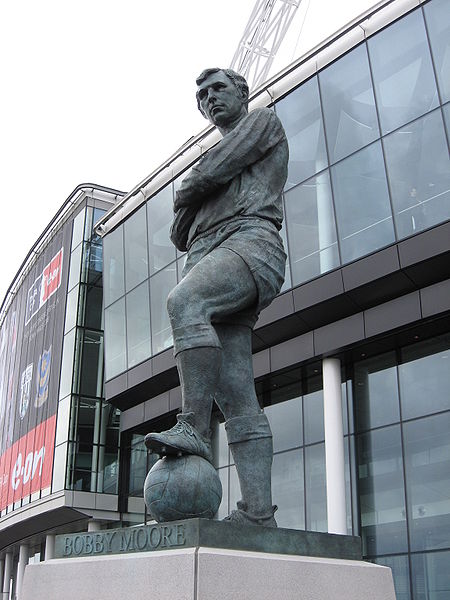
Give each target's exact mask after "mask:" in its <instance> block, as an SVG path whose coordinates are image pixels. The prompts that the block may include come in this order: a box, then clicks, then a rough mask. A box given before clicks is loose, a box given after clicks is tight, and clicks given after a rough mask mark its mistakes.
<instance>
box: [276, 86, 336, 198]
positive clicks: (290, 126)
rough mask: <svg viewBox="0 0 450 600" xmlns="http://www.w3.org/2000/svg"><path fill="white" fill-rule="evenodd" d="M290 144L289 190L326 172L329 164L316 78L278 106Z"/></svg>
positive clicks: (277, 110)
mask: <svg viewBox="0 0 450 600" xmlns="http://www.w3.org/2000/svg"><path fill="white" fill-rule="evenodd" d="M275 110H276V112H277V115H278V116H279V117H280V120H281V122H282V123H283V126H284V130H285V131H286V135H287V138H288V142H289V166H288V178H287V182H286V189H289V188H290V187H292V186H293V185H295V184H296V183H299V182H300V181H303V180H305V179H307V178H308V177H310V176H311V175H314V173H318V172H319V171H322V169H325V167H326V166H327V164H328V161H327V153H326V149H325V138H324V135H323V123H322V115H321V112H320V98H319V89H318V86H317V77H313V78H312V79H310V80H309V81H307V82H306V83H304V84H303V85H301V86H300V87H299V88H297V89H296V90H294V91H293V92H291V93H290V94H289V95H288V96H286V98H284V99H283V100H281V101H280V102H277V103H276V105H275Z"/></svg>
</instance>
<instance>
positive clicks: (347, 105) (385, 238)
mask: <svg viewBox="0 0 450 600" xmlns="http://www.w3.org/2000/svg"><path fill="white" fill-rule="evenodd" d="M449 72H450V30H449V24H448V3H447V2H446V0H431V1H430V2H428V3H426V4H424V5H423V6H422V7H420V8H417V9H415V10H413V11H411V12H410V13H409V14H407V15H405V16H404V17H402V18H400V19H398V20H397V21H396V22H394V23H392V24H390V25H389V26H388V27H386V28H384V29H383V30H381V31H379V32H378V33H376V34H374V35H373V36H371V37H370V38H369V39H368V40H367V41H366V42H364V43H362V44H359V45H358V46H356V47H355V48H353V49H352V50H351V51H349V52H348V53H346V54H345V55H343V56H341V57H339V58H338V59H337V60H336V61H335V62H333V63H332V64H331V65H328V66H327V67H325V68H323V69H322V70H321V71H320V72H319V73H318V74H317V75H315V76H313V77H311V78H310V79H308V80H307V81H305V82H303V83H302V84H301V85H299V86H298V87H297V88H296V89H294V90H292V91H290V92H289V93H288V94H287V95H286V96H285V97H283V98H282V99H280V100H278V101H276V102H275V103H274V109H275V111H276V113H277V114H278V116H279V117H280V119H281V121H282V123H283V125H284V127H285V130H286V134H287V137H288V141H289V147H290V162H289V173H288V180H287V184H286V188H285V192H284V203H285V215H286V219H285V224H284V227H283V231H282V235H283V238H284V240H285V246H286V250H287V252H288V265H287V272H286V281H285V284H284V286H283V289H282V292H284V291H286V290H287V289H289V288H291V287H293V286H297V285H300V284H302V283H304V282H306V281H309V280H311V279H314V278H316V277H318V276H320V275H321V274H323V273H326V272H328V271H330V270H332V269H335V268H336V267H339V266H340V265H344V264H347V263H349V262H351V261H354V260H356V259H358V258H360V257H362V256H365V255H367V254H370V253H372V252H375V251H376V250H379V249H380V248H383V247H386V246H388V245H390V244H392V243H394V242H395V241H398V240H402V239H404V238H406V237H408V236H411V235H413V234H415V233H417V232H420V231H423V230H425V229H428V228H430V227H433V226H435V225H436V224H438V223H442V222H444V221H446V220H448V219H449V218H450V161H449V152H448V133H449V120H450V112H449V111H450V109H449V105H448V102H449V99H450V98H449V94H450V87H449V78H448V73H449ZM444 123H445V125H444ZM184 176H185V174H181V175H179V176H178V177H177V179H175V181H174V182H172V183H170V184H168V185H167V186H166V187H165V188H164V189H162V190H161V191H159V192H158V193H157V194H156V195H155V196H154V197H152V198H150V199H149V200H148V201H147V203H146V205H145V206H142V207H141V208H140V209H138V210H137V211H136V212H135V213H134V214H133V215H132V216H131V217H129V218H128V219H127V220H126V221H125V222H124V223H122V224H121V225H119V226H118V227H117V228H116V229H115V230H114V231H113V232H111V233H109V234H108V235H107V236H106V237H105V238H104V251H105V274H104V285H105V307H106V310H105V319H106V322H107V324H110V325H111V327H109V325H107V327H106V329H107V332H108V333H107V337H106V379H107V380H109V379H112V378H113V377H115V376H117V375H119V374H120V373H122V372H124V371H126V370H127V369H129V368H131V367H133V366H134V365H136V364H138V363H139V362H142V361H144V360H146V359H148V358H150V357H151V356H152V355H154V354H157V353H159V352H161V351H162V350H164V349H166V348H168V347H169V346H170V345H171V344H172V340H171V333H170V328H169V323H168V321H167V315H166V308H165V303H166V297H167V293H168V291H169V290H170V289H171V288H172V287H173V286H174V285H175V284H176V283H177V281H179V279H180V276H181V275H180V272H181V268H182V262H183V257H182V255H180V253H177V252H176V251H175V249H174V248H173V246H172V245H171V243H170V240H169V236H168V232H169V227H170V223H171V220H172V201H173V197H174V193H175V191H176V189H177V186H178V185H179V184H180V181H181V180H182V179H183V177H184ZM77 259H78V255H77ZM74 263H75V261H74ZM78 265H81V256H80V260H79V262H76V265H75V264H74V275H73V277H74V281H76V279H77V271H76V268H78ZM139 286H140V287H139ZM147 297H148V301H147ZM140 300H142V302H143V303H145V306H143V305H139V309H138V310H136V307H137V302H140Z"/></svg>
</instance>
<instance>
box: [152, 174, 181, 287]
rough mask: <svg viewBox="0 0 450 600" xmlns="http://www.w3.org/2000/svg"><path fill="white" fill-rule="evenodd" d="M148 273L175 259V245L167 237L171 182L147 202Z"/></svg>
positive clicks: (169, 223)
mask: <svg viewBox="0 0 450 600" xmlns="http://www.w3.org/2000/svg"><path fill="white" fill-rule="evenodd" d="M147 219H148V253H149V258H150V275H153V273H155V271H159V270H160V269H162V268H163V267H165V266H167V265H168V264H169V263H170V262H172V261H173V260H175V258H176V255H175V246H174V245H173V244H172V242H171V241H170V238H169V233H170V226H171V224H172V220H173V195H172V184H169V185H168V186H167V187H165V188H164V189H163V190H161V191H160V192H159V193H158V194H157V195H156V196H154V197H153V198H151V199H150V200H149V201H148V202H147Z"/></svg>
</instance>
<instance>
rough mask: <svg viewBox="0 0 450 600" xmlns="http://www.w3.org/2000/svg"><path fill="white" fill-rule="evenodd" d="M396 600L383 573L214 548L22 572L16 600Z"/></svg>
mask: <svg viewBox="0 0 450 600" xmlns="http://www.w3.org/2000/svg"><path fill="white" fill-rule="evenodd" d="M61 598H64V600H94V599H95V600H123V599H124V598H132V599H133V600H148V599H149V598H157V599H158V600H217V599H218V598H220V600H253V599H255V600H278V599H280V600H361V598H364V600H395V593H394V588H393V584H392V576H391V571H390V569H388V568H386V567H380V566H378V565H374V564H370V563H365V562H362V561H358V560H347V559H332V558H317V557H311V556H309V557H305V556H290V555H283V554H271V553H263V552H251V551H242V550H223V549H217V548H205V547H198V548H183V549H173V550H166V551H153V552H140V553H131V554H123V555H120V554H113V555H101V556H90V557H79V558H63V559H54V560H50V561H47V562H44V563H40V564H31V565H28V566H27V568H26V571H25V579H24V584H23V588H22V595H21V600H61Z"/></svg>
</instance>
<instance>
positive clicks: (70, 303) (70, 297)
mask: <svg viewBox="0 0 450 600" xmlns="http://www.w3.org/2000/svg"><path fill="white" fill-rule="evenodd" d="M79 289H80V288H79V286H77V287H75V288H73V290H72V291H70V292H69V293H68V294H67V303H66V321H65V323H64V333H67V332H68V331H70V330H71V329H72V328H73V327H75V325H76V324H77V312H78V292H79Z"/></svg>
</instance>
